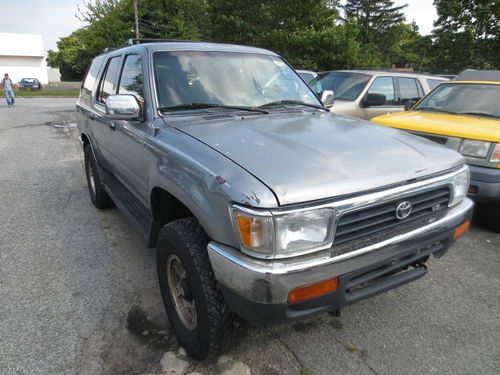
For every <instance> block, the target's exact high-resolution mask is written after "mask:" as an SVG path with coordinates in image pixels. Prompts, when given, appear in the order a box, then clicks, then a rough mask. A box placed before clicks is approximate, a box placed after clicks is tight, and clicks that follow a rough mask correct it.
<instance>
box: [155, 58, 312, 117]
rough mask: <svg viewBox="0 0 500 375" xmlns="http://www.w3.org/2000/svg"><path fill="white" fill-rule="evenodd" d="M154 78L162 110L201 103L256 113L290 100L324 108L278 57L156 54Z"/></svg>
mask: <svg viewBox="0 0 500 375" xmlns="http://www.w3.org/2000/svg"><path fill="white" fill-rule="evenodd" d="M154 72H155V80H156V91H157V95H158V102H159V107H160V108H162V109H166V110H168V109H169V108H170V107H177V108H179V107H182V106H184V105H189V104H200V103H205V104H210V105H220V106H234V107H236V106H238V107H258V106H261V105H264V104H267V103H271V102H277V101H286V100H292V101H299V102H304V103H306V104H313V105H321V103H320V102H319V101H318V99H317V98H316V96H315V95H314V93H312V92H311V90H310V88H309V87H308V86H307V85H306V84H305V83H304V82H303V81H302V80H301V79H300V78H299V76H298V75H297V73H295V72H294V71H293V70H292V69H291V68H290V67H289V66H288V65H287V64H286V63H285V62H284V61H283V60H282V59H281V58H279V57H276V56H269V55H260V54H250V53H236V52H219V51H217V52H213V51H175V52H156V53H155V54H154ZM190 108H193V107H192V106H191V107H187V109H190ZM195 108H196V106H195Z"/></svg>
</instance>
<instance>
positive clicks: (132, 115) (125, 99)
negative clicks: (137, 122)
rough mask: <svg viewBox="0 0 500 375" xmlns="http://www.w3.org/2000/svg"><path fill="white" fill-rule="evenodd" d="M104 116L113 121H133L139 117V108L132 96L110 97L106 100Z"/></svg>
mask: <svg viewBox="0 0 500 375" xmlns="http://www.w3.org/2000/svg"><path fill="white" fill-rule="evenodd" d="M105 108H106V116H107V117H108V118H110V119H113V120H134V119H137V118H139V117H141V106H140V105H139V102H138V101H137V99H136V97H135V96H134V95H128V94H121V95H110V96H108V97H107V98H106V104H105Z"/></svg>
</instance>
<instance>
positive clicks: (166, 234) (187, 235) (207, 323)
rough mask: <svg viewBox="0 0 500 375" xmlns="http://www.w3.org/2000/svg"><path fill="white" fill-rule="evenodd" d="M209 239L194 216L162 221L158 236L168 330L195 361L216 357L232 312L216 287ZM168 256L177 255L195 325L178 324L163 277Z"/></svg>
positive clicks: (230, 327)
mask: <svg viewBox="0 0 500 375" xmlns="http://www.w3.org/2000/svg"><path fill="white" fill-rule="evenodd" d="M208 241H209V238H208V236H207V235H206V234H205V231H204V230H203V228H202V227H201V226H200V224H199V223H198V221H197V220H196V219H195V218H192V217H191V218H185V219H179V220H175V221H173V222H171V223H168V224H166V225H165V226H164V227H163V228H162V229H161V231H160V233H159V235H158V249H157V268H158V279H159V284H160V289H161V294H162V297H163V302H164V304H165V309H166V311H167V315H168V318H169V320H170V323H171V326H172V330H173V331H174V334H175V337H176V338H177V341H178V343H179V344H180V345H181V346H182V347H184V349H185V350H186V352H187V353H188V354H189V355H190V356H191V357H193V358H194V359H197V360H204V359H207V358H208V359H213V358H216V357H217V356H218V355H219V354H220V353H221V352H222V350H223V349H224V348H225V347H226V346H227V345H228V343H229V342H230V340H231V337H232V330H233V315H232V313H231V311H230V310H229V309H228V307H227V306H226V304H225V302H224V297H223V296H222V293H221V291H220V289H219V288H218V286H217V282H216V280H215V276H214V273H213V270H212V267H211V265H210V260H209V258H208V253H207V244H208ZM169 256H176V257H178V258H179V259H180V260H181V262H182V265H183V267H184V269H185V271H186V276H187V284H188V285H189V288H190V292H191V294H192V297H193V298H194V301H195V310H196V318H197V321H196V326H195V328H194V329H191V330H190V329H188V328H187V327H186V326H185V325H184V323H182V320H181V318H180V317H179V315H178V313H177V310H176V308H175V302H174V299H173V297H172V294H171V292H170V288H169V285H168V282H169V281H168V276H167V272H168V271H167V264H168V259H169Z"/></svg>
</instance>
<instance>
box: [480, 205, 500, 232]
mask: <svg viewBox="0 0 500 375" xmlns="http://www.w3.org/2000/svg"><path fill="white" fill-rule="evenodd" d="M475 215H476V217H477V220H478V222H479V224H480V225H481V226H482V227H483V228H486V229H489V230H491V231H493V232H495V233H500V204H498V203H487V204H486V203H481V204H478V205H477V206H476V213H475Z"/></svg>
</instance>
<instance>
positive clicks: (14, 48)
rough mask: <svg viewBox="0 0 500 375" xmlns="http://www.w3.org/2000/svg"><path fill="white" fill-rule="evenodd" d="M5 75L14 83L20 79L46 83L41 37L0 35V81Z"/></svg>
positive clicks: (32, 35) (45, 66) (45, 65)
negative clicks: (32, 79) (31, 79)
mask: <svg viewBox="0 0 500 375" xmlns="http://www.w3.org/2000/svg"><path fill="white" fill-rule="evenodd" d="M5 73H8V74H9V77H10V78H11V79H12V82H15V83H17V82H19V81H20V80H21V78H37V79H38V80H39V81H40V82H41V83H42V84H46V83H48V77H47V62H46V61H45V52H44V49H43V40H42V36H41V35H35V34H11V33H0V79H1V78H3V75H4V74H5Z"/></svg>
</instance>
